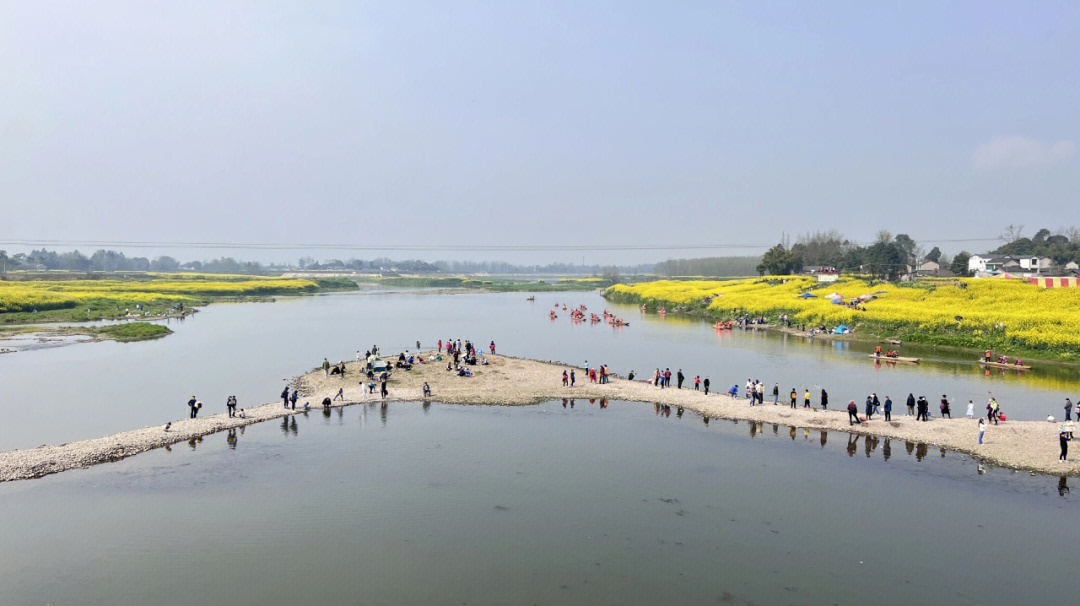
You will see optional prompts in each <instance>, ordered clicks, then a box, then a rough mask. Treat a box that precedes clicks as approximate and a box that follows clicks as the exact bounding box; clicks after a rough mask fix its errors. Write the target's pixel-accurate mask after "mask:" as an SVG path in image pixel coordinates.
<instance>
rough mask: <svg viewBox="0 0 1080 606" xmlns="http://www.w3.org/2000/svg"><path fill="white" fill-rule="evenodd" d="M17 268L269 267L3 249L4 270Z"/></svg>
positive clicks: (229, 270) (246, 270)
mask: <svg viewBox="0 0 1080 606" xmlns="http://www.w3.org/2000/svg"><path fill="white" fill-rule="evenodd" d="M16 270H31V271H33V270H63V271H85V272H91V271H105V272H114V271H160V272H175V271H197V272H203V273H212V274H262V273H265V272H266V271H267V268H266V267H264V266H263V265H262V264H260V263H256V262H251V261H237V260H235V259H233V258H231V257H222V258H220V259H213V260H210V261H189V262H187V263H181V262H180V261H177V260H176V259H174V258H172V257H170V256H167V255H162V256H160V257H157V258H156V259H153V260H150V259H148V258H146V257H128V256H126V255H124V253H122V252H117V251H115V250H99V251H96V252H95V253H94V254H92V255H90V256H89V257H87V256H86V255H84V254H82V253H81V252H79V251H77V250H73V251H71V252H55V251H51V250H45V249H44V248H43V249H41V250H35V251H31V252H30V253H18V254H15V255H11V256H8V254H7V251H3V250H0V271H16Z"/></svg>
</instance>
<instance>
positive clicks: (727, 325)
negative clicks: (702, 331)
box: [713, 322, 732, 330]
mask: <svg viewBox="0 0 1080 606" xmlns="http://www.w3.org/2000/svg"><path fill="white" fill-rule="evenodd" d="M731 326H732V324H731V322H717V323H716V324H713V328H715V329H716V330H731Z"/></svg>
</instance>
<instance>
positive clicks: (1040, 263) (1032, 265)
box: [968, 255, 1054, 276]
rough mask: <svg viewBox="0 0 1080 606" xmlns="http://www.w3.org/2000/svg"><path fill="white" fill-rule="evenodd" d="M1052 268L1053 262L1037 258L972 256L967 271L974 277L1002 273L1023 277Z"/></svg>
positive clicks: (1045, 258)
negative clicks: (1014, 273) (1016, 274)
mask: <svg viewBox="0 0 1080 606" xmlns="http://www.w3.org/2000/svg"><path fill="white" fill-rule="evenodd" d="M1053 267H1054V260H1053V259H1051V258H1049V257H1037V256H1024V257H1019V256H1004V255H997V256H992V255H972V256H971V258H969V259H968V271H969V272H971V273H973V274H975V275H986V274H996V273H999V272H1002V271H1007V272H1019V273H1023V274H1024V275H1025V276H1028V275H1032V274H1041V273H1044V272H1047V271H1050V270H1051V269H1053Z"/></svg>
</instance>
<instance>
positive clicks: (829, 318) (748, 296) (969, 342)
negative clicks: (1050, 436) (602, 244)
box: [607, 276, 1080, 358]
mask: <svg viewBox="0 0 1080 606" xmlns="http://www.w3.org/2000/svg"><path fill="white" fill-rule="evenodd" d="M803 293H811V294H813V295H816V296H815V297H812V298H799V295H801V294H803ZM833 293H838V294H840V295H842V296H843V302H844V303H850V302H851V301H852V300H853V299H854V298H856V297H865V300H864V301H863V302H862V303H861V304H860V305H859V307H858V308H854V307H851V306H849V305H837V304H834V303H833V302H832V301H831V300H830V299H829V298H828V297H827V296H828V295H831V294H833ZM607 296H608V297H609V298H612V299H613V300H616V301H624V302H635V303H646V304H648V305H651V306H656V305H666V306H668V307H669V309H670V308H672V307H673V306H681V307H683V308H687V309H689V310H704V311H706V312H707V314H708V315H710V316H711V317H715V318H733V317H735V316H738V315H741V314H743V313H747V314H750V315H751V316H765V317H767V318H771V319H776V317H777V316H779V315H781V314H788V315H789V316H790V318H791V321H792V323H793V324H806V325H807V326H818V325H822V324H823V325H825V326H826V327H827V328H829V329H831V328H833V327H835V326H836V325H838V324H846V325H848V326H852V327H855V328H857V329H858V328H863V329H866V330H868V331H870V332H873V333H876V334H880V335H895V336H898V337H902V338H904V339H905V340H911V341H920V342H924V343H933V344H948V345H959V346H966V347H973V348H978V349H981V348H986V347H989V348H995V349H1006V350H1007V349H1009V348H1014V349H1017V350H1023V351H1046V352H1053V353H1055V354H1056V355H1057V356H1059V357H1063V358H1075V357H1077V356H1080V288H1060V289H1043V288H1040V287H1038V286H1035V285H1033V284H1029V283H1027V282H1024V281H1020V280H995V279H963V280H948V281H945V280H941V281H937V282H918V283H914V284H910V285H909V284H903V285H896V284H889V283H873V284H872V283H870V282H869V281H867V280H863V279H858V278H845V279H842V280H839V281H837V282H834V283H832V284H819V283H818V282H817V280H816V279H815V278H812V277H808V276H787V277H783V276H780V277H778V276H770V277H767V278H750V279H741V280H730V281H718V282H709V281H657V282H647V283H640V284H632V285H616V286H613V287H612V288H610V289H608V291H607ZM708 298H711V299H708ZM706 300H708V301H709V302H708V303H707V304H706Z"/></svg>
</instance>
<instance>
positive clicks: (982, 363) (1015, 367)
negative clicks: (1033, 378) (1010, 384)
mask: <svg viewBox="0 0 1080 606" xmlns="http://www.w3.org/2000/svg"><path fill="white" fill-rule="evenodd" d="M979 365H980V366H989V367H991V368H1009V369H1012V370H1031V367H1030V366H1027V365H1025V364H1002V363H1001V362H987V361H986V360H979Z"/></svg>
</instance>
